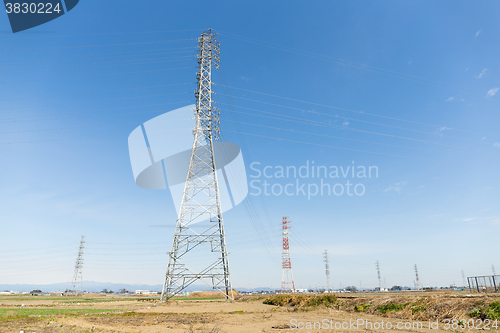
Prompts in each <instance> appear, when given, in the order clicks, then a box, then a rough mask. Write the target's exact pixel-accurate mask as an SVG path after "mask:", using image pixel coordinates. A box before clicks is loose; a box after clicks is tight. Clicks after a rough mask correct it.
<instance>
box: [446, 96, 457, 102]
mask: <svg viewBox="0 0 500 333" xmlns="http://www.w3.org/2000/svg"><path fill="white" fill-rule="evenodd" d="M454 99H455V97H453V96H451V97H448V99H447V100H446V102H451V101H453V100H454Z"/></svg>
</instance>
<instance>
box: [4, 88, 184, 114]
mask: <svg viewBox="0 0 500 333" xmlns="http://www.w3.org/2000/svg"><path fill="white" fill-rule="evenodd" d="M192 93H193V92H192V91H183V92H178V93H170V94H158V95H146V96H134V97H122V98H112V99H98V100H93V101H80V102H71V103H59V104H44V105H32V106H18V107H13V108H4V109H0V111H5V110H20V109H31V108H42V107H49V106H61V105H75V104H85V103H96V102H112V101H123V100H130V99H140V98H151V97H163V96H174V95H183V94H192Z"/></svg>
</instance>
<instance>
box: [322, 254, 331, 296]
mask: <svg viewBox="0 0 500 333" xmlns="http://www.w3.org/2000/svg"><path fill="white" fill-rule="evenodd" d="M323 260H324V261H325V273H326V290H327V292H330V264H329V263H328V250H325V252H323Z"/></svg>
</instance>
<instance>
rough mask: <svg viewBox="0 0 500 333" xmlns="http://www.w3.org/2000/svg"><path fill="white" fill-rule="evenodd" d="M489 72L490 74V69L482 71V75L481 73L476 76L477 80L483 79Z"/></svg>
mask: <svg viewBox="0 0 500 333" xmlns="http://www.w3.org/2000/svg"><path fill="white" fill-rule="evenodd" d="M487 72H488V68H485V69H483V70H482V71H481V73H479V74H478V75H476V79H480V78H482V77H483V76H484V75H485V74H486V73H487Z"/></svg>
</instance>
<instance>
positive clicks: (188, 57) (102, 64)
mask: <svg viewBox="0 0 500 333" xmlns="http://www.w3.org/2000/svg"><path fill="white" fill-rule="evenodd" d="M193 58H194V56H193V55H186V56H182V57H166V58H154V59H141V60H124V61H115V62H100V63H93V64H84V65H73V66H55V67H40V68H27V69H19V70H15V71H5V70H3V71H0V74H6V75H8V74H28V73H41V72H54V71H56V70H61V71H64V70H69V69H86V68H100V67H106V68H107V67H112V66H115V67H116V66H127V65H148V64H160V63H166V62H178V61H186V60H191V59H193ZM164 59H175V60H164ZM153 60H162V61H153ZM94 65H95V66H94Z"/></svg>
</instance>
